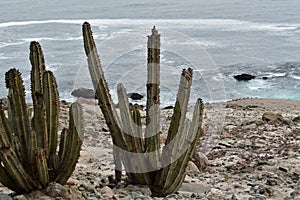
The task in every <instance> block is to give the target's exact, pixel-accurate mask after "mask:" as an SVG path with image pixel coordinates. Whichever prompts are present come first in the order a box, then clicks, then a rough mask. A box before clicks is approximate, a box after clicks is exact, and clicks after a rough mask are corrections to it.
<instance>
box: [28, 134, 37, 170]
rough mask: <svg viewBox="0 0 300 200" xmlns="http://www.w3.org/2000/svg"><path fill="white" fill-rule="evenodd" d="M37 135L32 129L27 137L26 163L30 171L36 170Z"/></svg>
mask: <svg viewBox="0 0 300 200" xmlns="http://www.w3.org/2000/svg"><path fill="white" fill-rule="evenodd" d="M37 149H38V147H37V136H36V132H35V131H34V130H32V131H31V133H30V135H29V137H28V163H29V166H30V168H31V172H34V171H36V169H37V166H36V164H35V163H36V153H37Z"/></svg>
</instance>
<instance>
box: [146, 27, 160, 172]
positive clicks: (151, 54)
mask: <svg viewBox="0 0 300 200" xmlns="http://www.w3.org/2000/svg"><path fill="white" fill-rule="evenodd" d="M147 46H148V60H147V62H148V66H147V69H148V79H147V103H146V111H147V114H146V132H145V146H146V152H156V153H151V155H152V156H151V157H149V161H150V164H151V165H152V166H153V167H155V166H157V164H158V161H159V157H160V156H159V152H158V149H159V148H160V144H159V137H160V133H159V124H160V108H159V104H160V97H159V93H160V91H159V84H160V74H159V73H160V35H159V34H158V32H157V30H156V29H155V27H153V29H152V34H151V35H150V36H148V44H147Z"/></svg>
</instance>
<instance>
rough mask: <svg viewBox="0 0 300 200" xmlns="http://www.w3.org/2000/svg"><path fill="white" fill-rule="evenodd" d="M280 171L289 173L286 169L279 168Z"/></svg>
mask: <svg viewBox="0 0 300 200" xmlns="http://www.w3.org/2000/svg"><path fill="white" fill-rule="evenodd" d="M278 169H279V170H280V171H283V172H287V171H288V170H287V169H286V168H283V167H278Z"/></svg>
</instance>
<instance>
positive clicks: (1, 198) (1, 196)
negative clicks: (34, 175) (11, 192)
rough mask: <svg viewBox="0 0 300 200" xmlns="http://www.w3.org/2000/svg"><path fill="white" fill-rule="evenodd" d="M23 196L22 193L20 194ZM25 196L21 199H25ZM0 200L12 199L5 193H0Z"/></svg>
mask: <svg viewBox="0 0 300 200" xmlns="http://www.w3.org/2000/svg"><path fill="white" fill-rule="evenodd" d="M21 196H23V197H24V195H21ZM25 199H26V197H24V198H23V199H21V200H25ZM0 200H12V198H11V197H10V196H8V195H7V194H0Z"/></svg>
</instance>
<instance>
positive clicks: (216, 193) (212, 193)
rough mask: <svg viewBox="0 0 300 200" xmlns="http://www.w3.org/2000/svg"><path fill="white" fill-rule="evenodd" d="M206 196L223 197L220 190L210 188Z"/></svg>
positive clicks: (210, 198) (209, 197)
mask: <svg viewBox="0 0 300 200" xmlns="http://www.w3.org/2000/svg"><path fill="white" fill-rule="evenodd" d="M206 197H207V199H208V200H214V199H224V194H223V192H222V191H221V190H219V189H216V188H212V189H211V190H210V192H209V193H208V194H207V195H206Z"/></svg>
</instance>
